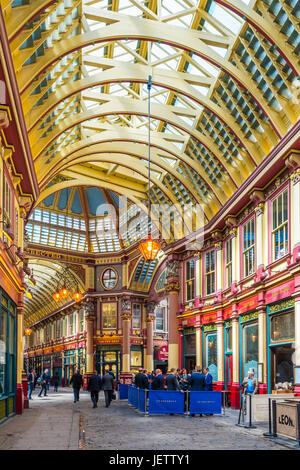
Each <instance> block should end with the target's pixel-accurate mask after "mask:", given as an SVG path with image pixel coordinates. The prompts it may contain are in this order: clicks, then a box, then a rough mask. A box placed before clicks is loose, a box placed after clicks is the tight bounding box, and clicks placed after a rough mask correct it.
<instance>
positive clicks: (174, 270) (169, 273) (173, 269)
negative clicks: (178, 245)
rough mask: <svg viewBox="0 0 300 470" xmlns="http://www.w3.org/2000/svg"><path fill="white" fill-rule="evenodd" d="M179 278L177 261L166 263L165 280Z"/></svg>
mask: <svg viewBox="0 0 300 470" xmlns="http://www.w3.org/2000/svg"><path fill="white" fill-rule="evenodd" d="M178 276H179V261H178V260H173V261H167V263H166V278H168V277H178Z"/></svg>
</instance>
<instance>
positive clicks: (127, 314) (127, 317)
mask: <svg viewBox="0 0 300 470" xmlns="http://www.w3.org/2000/svg"><path fill="white" fill-rule="evenodd" d="M131 318H132V314H131V312H129V311H126V310H125V311H124V312H122V313H121V320H124V321H128V320H131Z"/></svg>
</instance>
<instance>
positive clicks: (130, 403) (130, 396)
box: [128, 385, 133, 405]
mask: <svg viewBox="0 0 300 470" xmlns="http://www.w3.org/2000/svg"><path fill="white" fill-rule="evenodd" d="M128 403H129V405H133V387H132V385H129V387H128Z"/></svg>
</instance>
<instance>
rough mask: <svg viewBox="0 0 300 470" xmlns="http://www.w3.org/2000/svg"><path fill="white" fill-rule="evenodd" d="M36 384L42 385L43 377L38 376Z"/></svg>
mask: <svg viewBox="0 0 300 470" xmlns="http://www.w3.org/2000/svg"><path fill="white" fill-rule="evenodd" d="M37 383H38V384H42V383H43V375H40V376H39V378H38V379H37Z"/></svg>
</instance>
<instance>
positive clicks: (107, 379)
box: [102, 370, 114, 408]
mask: <svg viewBox="0 0 300 470" xmlns="http://www.w3.org/2000/svg"><path fill="white" fill-rule="evenodd" d="M102 389H103V390H104V395H105V406H106V408H108V407H109V405H110V404H111V401H112V395H113V391H114V379H113V377H112V375H111V374H110V373H109V371H108V370H106V371H105V374H104V375H103V378H102Z"/></svg>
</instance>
